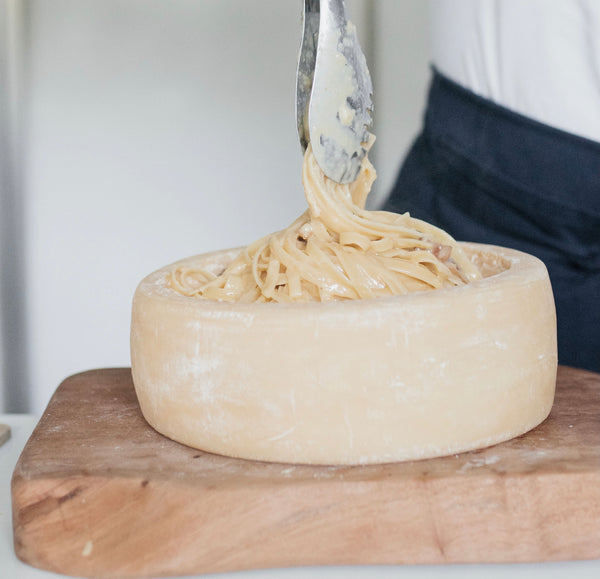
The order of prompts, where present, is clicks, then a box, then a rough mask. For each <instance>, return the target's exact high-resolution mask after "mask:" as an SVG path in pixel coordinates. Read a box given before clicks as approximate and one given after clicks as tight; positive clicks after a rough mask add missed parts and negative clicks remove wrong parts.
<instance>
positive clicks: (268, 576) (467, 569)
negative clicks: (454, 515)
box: [0, 414, 600, 579]
mask: <svg viewBox="0 0 600 579" xmlns="http://www.w3.org/2000/svg"><path fill="white" fill-rule="evenodd" d="M36 422H37V418H36V417H34V416H29V415H2V414H0V423H2V424H8V425H9V426H10V427H11V431H12V433H11V434H12V435H11V438H10V439H9V440H8V442H6V443H5V444H4V445H3V446H1V447H0V571H1V577H2V579H46V578H48V579H49V578H51V577H62V575H56V574H55V573H49V572H47V571H40V570H39V569H34V568H33V567H29V566H28V565H25V564H24V563H21V561H19V560H18V559H17V558H16V556H15V554H14V550H13V537H12V514H11V504H10V479H11V476H12V471H13V469H14V466H15V464H16V462H17V459H18V458H19V455H20V453H21V450H22V448H23V446H24V445H25V443H26V441H27V439H28V438H29V435H30V434H31V432H32V430H33V429H34V427H35V425H36ZM599 532H600V530H599ZM508 574H510V577H511V579H520V578H523V579H525V578H527V579H535V578H540V579H541V578H542V577H543V578H544V579H559V578H560V579H563V578H564V577H568V576H573V577H577V579H586V578H588V577H590V578H591V577H594V578H596V577H600V560H596V561H572V562H564V563H562V562H561V563H532V564H514V565H451V566H450V565H447V566H438V565H424V566H413V565H410V566H386V567H376V566H364V567H312V568H298V569H271V570H265V571H244V572H239V573H222V574H219V575H202V576H201V575H198V576H197V577H198V578H200V577H202V578H203V579H210V578H213V579H308V578H311V579H316V578H327V579H346V578H350V577H353V578H357V579H391V578H392V577H393V578H394V579H397V578H403V579H404V578H406V579H437V578H439V579H451V578H455V577H456V578H459V577H460V578H463V577H469V579H477V578H484V577H485V578H496V577H497V578H498V579H500V578H504V577H506V576H507V575H508Z"/></svg>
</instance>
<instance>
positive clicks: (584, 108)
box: [431, 0, 600, 142]
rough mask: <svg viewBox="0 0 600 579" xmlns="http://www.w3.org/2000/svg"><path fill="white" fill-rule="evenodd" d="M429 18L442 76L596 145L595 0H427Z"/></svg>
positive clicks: (599, 109) (599, 63)
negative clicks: (429, 1) (428, 0)
mask: <svg viewBox="0 0 600 579" xmlns="http://www.w3.org/2000/svg"><path fill="white" fill-rule="evenodd" d="M431 21H432V43H433V46H432V54H433V63H434V65H435V66H436V67H437V69H438V70H439V71H440V72H441V73H442V74H444V75H445V76H447V77H449V78H451V79H452V80H454V81H455V82H457V83H459V84H460V85H462V86H464V87H466V88H469V89H471V90H472V91H473V92H475V93H477V94H479V95H481V96H483V97H486V98H488V99H490V100H492V101H494V102H496V103H498V104H500V105H503V106H505V107H507V108H509V109H511V110H513V111H516V112H518V113H521V114H524V115H526V116H528V117H530V118H533V119H535V120H538V121H541V122H543V123H546V124H548V125H551V126H553V127H556V128H559V129H562V130H565V131H568V132H570V133H574V134H576V135H580V136H583V137H587V138H589V139H592V140H594V141H598V142H600V0H431Z"/></svg>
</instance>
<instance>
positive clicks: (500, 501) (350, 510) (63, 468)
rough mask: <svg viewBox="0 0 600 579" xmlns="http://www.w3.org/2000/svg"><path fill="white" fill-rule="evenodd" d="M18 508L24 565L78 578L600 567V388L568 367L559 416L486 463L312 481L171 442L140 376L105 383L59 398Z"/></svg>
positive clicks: (365, 470) (115, 375) (97, 378)
mask: <svg viewBox="0 0 600 579" xmlns="http://www.w3.org/2000/svg"><path fill="white" fill-rule="evenodd" d="M12 496H13V523H14V537H15V550H16V553H17V555H18V556H19V558H20V559H22V560H23V561H25V562H26V563H29V564H31V565H33V566H36V567H40V568H43V569H47V570H51V571H55V572H59V573H65V574H72V575H77V576H87V577H142V576H160V575H185V574H197V573H212V572H218V571H231V570H241V569H253V568H269V567H289V566H308V565H353V564H361V565H363V564H419V563H435V564H443V563H459V562H478V563H479V562H523V561H556V560H569V559H591V558H600V375H598V374H594V373H591V372H586V371H582V370H575V369H572V368H565V367H562V368H559V373H558V382H557V392H556V400H555V405H554V408H553V410H552V413H551V415H550V417H549V418H548V419H547V420H546V421H545V422H544V423H542V424H541V425H540V426H539V427H537V428H536V429H534V430H533V431H531V432H529V433H527V434H525V435H523V436H520V437H518V438H516V439H513V440H510V441H508V442H505V443H502V444H499V445H496V446H493V447H490V448H487V449H484V450H479V451H473V452H467V453H464V454H460V455H452V456H448V457H444V458H436V459H430V460H423V461H413V462H406V463H395V464H386V465H377V466H358V467H341V466H337V467H327V466H322V467H315V466H295V465H289V464H269V463H263V462H254V461H245V460H239V459H232V458H225V457H221V456H216V455H212V454H207V453H204V452H201V451H198V450H195V449H193V448H189V447H186V446H183V445H181V444H178V443H176V442H173V441H171V440H169V439H167V438H165V437H163V436H162V435H160V434H158V433H157V432H156V431H154V430H153V429H152V428H151V427H150V426H148V424H147V423H146V422H145V421H144V419H143V417H142V415H141V413H140V410H139V406H138V404H137V400H136V397H135V392H134V389H133V385H132V382H131V373H130V370H129V369H108V370H94V371H90V372H86V373H83V374H78V375H76V376H73V377H71V378H69V379H67V380H66V381H65V382H63V383H62V384H61V385H60V387H59V388H58V390H57V392H56V394H55V395H54V397H53V398H52V400H51V402H50V404H49V406H48V408H47V410H46V412H45V414H44V416H43V417H42V419H41V420H40V422H39V424H38V426H37V428H36V429H35V431H34V432H33V434H32V436H31V438H30V440H29V442H28V443H27V445H26V447H25V449H24V451H23V453H22V455H21V458H20V459H19V462H18V464H17V466H16V468H15V471H14V475H13V488H12Z"/></svg>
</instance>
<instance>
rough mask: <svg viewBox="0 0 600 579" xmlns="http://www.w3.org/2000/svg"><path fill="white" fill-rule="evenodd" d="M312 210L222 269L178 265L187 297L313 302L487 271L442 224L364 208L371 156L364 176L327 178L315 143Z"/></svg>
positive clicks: (310, 171) (308, 183)
mask: <svg viewBox="0 0 600 579" xmlns="http://www.w3.org/2000/svg"><path fill="white" fill-rule="evenodd" d="M302 177H303V184H304V190H305V194H306V200H307V201H308V211H306V212H305V213H304V214H303V215H302V216H301V217H300V218H299V219H297V220H296V221H295V222H294V223H292V224H291V225H290V226H289V227H288V228H287V229H284V230H283V231H280V232H278V233H274V234H272V235H268V236H267V237H264V238H263V239H260V240H258V241H256V242H254V243H253V244H251V245H250V246H248V247H247V248H246V249H244V250H242V251H241V253H240V254H239V255H238V256H237V258H235V259H234V260H233V261H232V262H231V264H230V265H229V266H228V267H227V268H226V269H225V270H224V271H223V272H221V273H219V274H218V275H215V274H213V273H211V272H208V271H204V270H201V269H198V268H194V267H190V266H189V265H178V266H176V267H175V268H174V269H173V271H172V272H171V287H172V288H173V289H174V290H176V291H177V292H179V293H181V294H184V295H186V296H194V297H202V298H207V299H212V300H220V301H231V302H308V301H331V300H353V299H365V298H377V297H382V296H389V295H395V294H404V293H408V292H415V291H423V290H430V289H438V288H444V287H452V286H458V285H463V284H466V283H469V282H470V281H472V280H475V279H479V278H480V277H481V274H480V272H479V271H478V269H477V267H476V266H475V265H474V264H472V263H471V262H470V261H469V259H468V257H467V256H466V255H465V253H464V252H463V251H462V250H461V248H460V247H459V246H458V245H457V244H456V242H455V241H454V239H453V238H452V237H451V236H450V235H448V234H447V233H446V232H444V231H442V230H441V229H439V228H437V227H434V226H433V225H430V224H428V223H426V222H424V221H420V220H418V219H413V218H412V217H411V216H410V215H409V214H408V213H405V214H403V215H399V214H396V213H390V212H385V211H368V210H366V209H364V205H365V201H366V198H367V195H368V194H369V191H370V190H371V185H372V184H373V181H374V180H375V170H374V169H373V166H372V165H371V163H370V162H369V160H368V159H365V160H364V161H363V166H362V169H361V172H360V174H359V176H358V179H357V180H356V181H355V182H354V183H351V184H348V185H340V184H339V183H336V182H334V181H332V180H330V179H328V178H327V177H326V176H325V175H324V174H323V172H322V171H321V169H320V167H319V166H318V164H317V162H316V161H315V158H314V156H313V154H312V150H311V148H310V146H309V148H308V149H307V151H306V153H305V156H304V163H303V170H302Z"/></svg>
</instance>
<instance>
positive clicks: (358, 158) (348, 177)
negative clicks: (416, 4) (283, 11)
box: [296, 0, 373, 183]
mask: <svg viewBox="0 0 600 579" xmlns="http://www.w3.org/2000/svg"><path fill="white" fill-rule="evenodd" d="M372 93H373V85H372V83H371V77H370V75H369V70H368V68H367V62H366V60H365V56H364V54H363V52H362V50H361V48H360V44H359V42H358V38H357V35H356V28H355V26H354V25H353V24H352V22H350V21H349V20H348V17H347V13H346V6H345V5H344V0H304V34H303V38H302V47H301V49H300V58H299V63H298V79H297V85H296V115H297V122H298V133H299V136H300V144H301V145H302V150H303V151H305V150H306V148H307V147H308V143H309V142H310V143H311V144H312V149H313V153H314V156H315V159H316V160H317V163H318V164H319V166H320V167H321V169H322V170H323V172H324V173H325V175H327V176H328V177H329V178H330V179H333V180H334V181H337V182H338V183H351V182H353V181H354V180H355V179H356V177H357V176H358V173H359V171H360V167H361V163H362V160H363V158H364V156H365V154H366V151H367V143H368V141H369V138H370V137H369V132H368V129H367V127H368V126H370V124H371V111H372V109H373V104H372V101H371V95H372Z"/></svg>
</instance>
